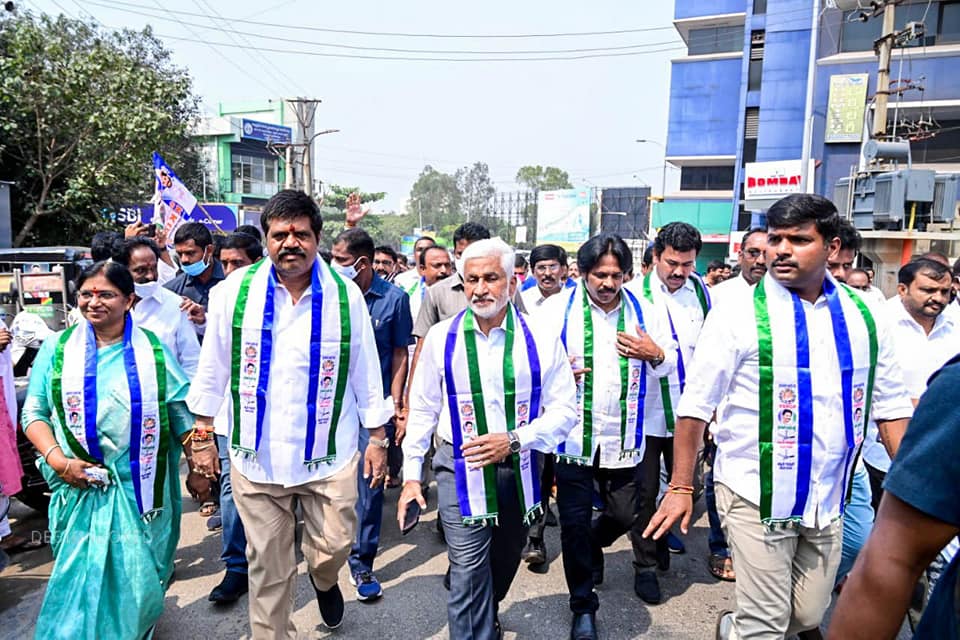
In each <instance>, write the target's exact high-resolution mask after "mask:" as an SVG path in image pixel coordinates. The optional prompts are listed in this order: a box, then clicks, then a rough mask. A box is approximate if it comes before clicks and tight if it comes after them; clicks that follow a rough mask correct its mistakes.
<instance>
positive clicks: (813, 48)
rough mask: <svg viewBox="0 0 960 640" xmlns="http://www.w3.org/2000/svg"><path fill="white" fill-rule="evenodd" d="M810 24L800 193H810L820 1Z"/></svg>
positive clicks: (813, 12) (816, 5)
mask: <svg viewBox="0 0 960 640" xmlns="http://www.w3.org/2000/svg"><path fill="white" fill-rule="evenodd" d="M812 14H813V15H812V16H811V22H810V51H809V57H808V59H807V94H806V99H805V101H804V106H803V139H802V142H801V144H802V145H803V146H802V148H801V149H800V193H808V192H809V191H811V190H810V189H808V188H807V187H808V185H809V183H810V175H809V174H810V152H811V147H812V146H813V91H814V88H815V86H816V82H815V81H816V75H817V48H818V44H819V42H820V38H819V35H820V0H813V9H812Z"/></svg>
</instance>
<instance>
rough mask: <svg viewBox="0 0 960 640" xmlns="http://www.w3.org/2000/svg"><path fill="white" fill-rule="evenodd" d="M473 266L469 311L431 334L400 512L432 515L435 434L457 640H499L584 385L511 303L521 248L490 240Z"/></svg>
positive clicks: (473, 253)
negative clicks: (502, 607) (545, 482)
mask: <svg viewBox="0 0 960 640" xmlns="http://www.w3.org/2000/svg"><path fill="white" fill-rule="evenodd" d="M462 259H463V264H464V269H463V285H464V293H465V294H466V296H467V301H468V307H467V308H466V309H465V310H464V311H462V312H460V313H459V314H457V315H456V316H454V317H452V318H450V319H447V320H443V321H441V322H439V323H437V324H436V325H434V326H433V327H432V328H431V329H430V331H429V332H428V333H427V335H426V338H425V339H424V346H423V350H422V352H421V354H420V366H418V367H417V369H416V372H415V373H414V376H413V381H412V383H411V390H410V403H409V410H410V413H409V423H408V424H409V426H408V427H407V435H406V439H405V440H404V442H403V453H404V465H403V477H404V478H405V479H406V481H405V482H404V485H403V491H402V492H401V495H400V501H399V504H398V508H397V512H398V518H399V520H400V525H401V527H403V523H404V519H405V515H406V514H407V509H408V508H413V509H416V507H415V504H418V505H419V506H420V507H421V508H425V507H426V502H425V501H424V499H423V494H422V493H421V486H420V482H419V481H418V480H417V479H419V478H420V477H421V466H422V465H423V458H424V455H425V454H426V452H427V449H428V448H429V446H430V440H431V438H432V437H433V434H434V432H436V433H437V436H438V437H439V441H440V444H439V446H438V447H437V452H436V455H435V456H434V459H433V469H434V472H435V474H436V478H437V493H438V496H439V510H440V518H441V520H442V521H443V528H444V532H445V534H446V539H447V547H448V556H449V559H450V568H451V571H450V597H449V601H448V603H447V617H448V620H449V627H450V629H449V632H450V637H451V638H473V639H475V640H490V639H493V638H498V637H500V636H501V634H502V630H501V627H500V621H499V619H498V616H497V606H498V603H499V602H500V601H501V600H503V598H504V597H505V596H506V594H507V591H508V590H509V588H510V583H511V582H512V581H513V577H514V575H515V574H516V571H517V567H518V566H519V564H520V553H521V551H522V549H523V544H524V542H525V541H526V537H527V528H528V526H529V524H530V522H531V521H532V520H534V519H535V518H536V517H537V515H538V514H539V513H540V509H541V505H540V498H541V496H540V483H539V460H538V458H539V457H540V454H541V453H546V454H549V453H550V452H552V451H553V450H554V449H555V448H556V447H557V445H558V444H559V443H560V442H561V441H563V440H564V439H565V438H566V436H567V433H568V432H569V431H570V429H571V428H572V427H573V426H574V424H575V423H576V421H577V408H576V403H575V395H576V387H575V386H574V381H573V374H572V373H571V370H570V365H569V363H568V362H567V358H566V354H565V353H564V351H563V347H562V345H561V343H560V340H559V336H557V335H555V334H553V333H537V334H536V335H534V334H533V333H532V332H531V331H530V328H529V327H528V326H527V321H526V320H525V319H524V317H523V316H522V315H521V314H520V313H519V312H518V311H517V309H516V308H515V307H514V305H513V304H512V303H511V302H510V299H511V297H512V296H513V294H514V291H515V289H516V281H515V279H514V277H513V264H514V252H513V249H511V248H510V247H509V246H507V245H506V244H505V243H504V242H503V241H502V240H497V239H493V240H480V241H478V242H475V243H473V244H471V245H470V246H469V247H467V249H466V250H465V251H464V252H463V256H462ZM424 365H425V366H424Z"/></svg>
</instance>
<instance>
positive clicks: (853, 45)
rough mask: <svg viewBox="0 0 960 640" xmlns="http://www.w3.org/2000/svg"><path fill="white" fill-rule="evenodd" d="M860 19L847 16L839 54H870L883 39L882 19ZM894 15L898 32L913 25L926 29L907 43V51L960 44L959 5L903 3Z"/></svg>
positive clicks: (855, 13) (856, 14)
mask: <svg viewBox="0 0 960 640" xmlns="http://www.w3.org/2000/svg"><path fill="white" fill-rule="evenodd" d="M860 15H861V12H860V11H847V12H844V14H843V26H842V29H841V32H840V51H870V50H872V49H873V43H874V41H876V40H877V38H879V37H880V31H881V29H882V27H883V17H882V16H881V15H878V16H876V17H870V18H869V19H868V20H867V21H866V22H864V21H863V20H861V19H860ZM894 15H895V22H894V24H895V27H896V29H897V30H898V31H899V30H903V29H905V28H906V26H907V25H908V24H909V23H911V22H922V23H923V25H924V27H925V29H924V36H923V37H922V38H917V39H915V40H910V41H907V42H905V43H904V44H903V47H905V48H909V47H930V46H933V45H937V44H948V43H951V42H960V2H932V1H929V2H914V3H910V4H906V3H903V4H898V5H897V7H896V12H895V14H894Z"/></svg>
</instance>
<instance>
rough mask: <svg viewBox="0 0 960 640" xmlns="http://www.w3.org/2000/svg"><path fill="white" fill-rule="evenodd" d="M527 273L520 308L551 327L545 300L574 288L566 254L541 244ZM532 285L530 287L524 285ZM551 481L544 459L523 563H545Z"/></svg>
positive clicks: (521, 285)
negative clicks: (539, 507)
mask: <svg viewBox="0 0 960 640" xmlns="http://www.w3.org/2000/svg"><path fill="white" fill-rule="evenodd" d="M530 271H531V273H532V274H533V275H532V277H531V278H528V279H527V282H524V283H519V282H518V283H517V286H518V287H519V288H520V297H521V298H522V299H523V306H524V307H526V309H527V313H528V314H529V315H530V322H531V324H533V325H534V327H535V328H538V327H540V326H542V325H543V324H547V325H549V324H552V320H551V319H550V318H548V317H546V316H544V315H542V313H541V312H542V311H543V310H544V309H546V308H547V306H548V305H546V304H545V303H546V302H547V300H548V299H550V298H551V297H552V296H555V295H556V294H558V293H560V292H561V291H563V290H564V288H568V287H573V286H576V284H575V283H574V282H573V280H571V279H570V278H568V277H567V252H566V250H565V249H564V248H563V247H560V246H557V245H555V244H541V245H538V246H536V247H534V248H533V251H531V252H530ZM528 283H533V284H532V286H527V285H528ZM553 482H554V464H553V457H552V456H546V457H544V460H543V469H542V470H541V472H540V495H542V496H543V515H542V516H541V517H540V518H538V519H537V521H536V522H535V523H534V524H533V526H531V527H530V540H529V541H528V542H527V546H526V548H525V549H524V550H523V560H524V562H526V563H527V564H530V565H534V566H537V565H542V564H544V563H545V562H546V561H547V547H546V545H545V544H544V541H543V530H544V527H545V526H546V525H547V524H550V525H551V526H556V524H557V521H556V516H555V515H554V514H553V511H551V509H550V493H551V491H552V489H553Z"/></svg>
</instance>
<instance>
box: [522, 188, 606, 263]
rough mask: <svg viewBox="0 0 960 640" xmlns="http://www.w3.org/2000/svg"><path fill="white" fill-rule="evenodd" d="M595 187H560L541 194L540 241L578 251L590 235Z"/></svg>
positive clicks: (538, 210) (538, 208)
mask: <svg viewBox="0 0 960 640" xmlns="http://www.w3.org/2000/svg"><path fill="white" fill-rule="evenodd" d="M591 196H592V193H591V189H589V188H583V189H558V190H556V191H541V192H540V193H538V194H537V239H536V242H537V244H548V243H549V244H556V245H560V246H561V247H563V248H564V249H566V250H568V251H576V250H577V249H578V248H579V247H580V245H581V244H583V243H584V242H586V241H587V240H588V239H589V238H590V203H591V202H592V201H593V200H592V197H591Z"/></svg>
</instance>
